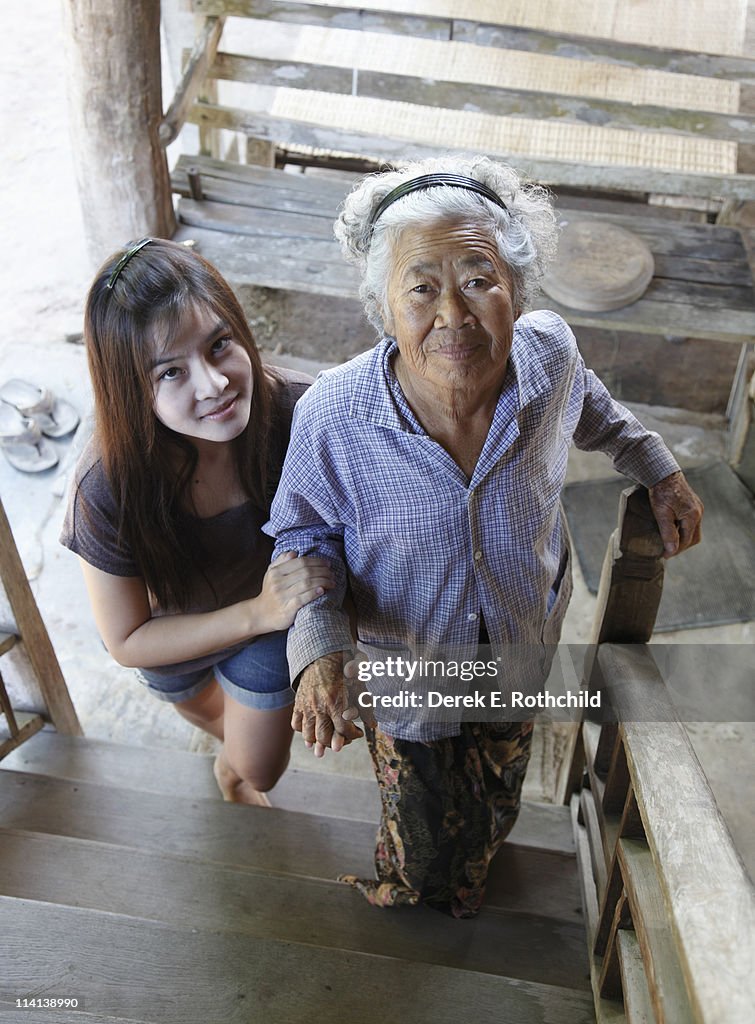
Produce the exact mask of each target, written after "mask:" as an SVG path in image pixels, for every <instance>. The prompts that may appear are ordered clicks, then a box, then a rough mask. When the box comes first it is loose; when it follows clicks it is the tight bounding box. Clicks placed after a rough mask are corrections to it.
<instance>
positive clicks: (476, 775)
mask: <svg viewBox="0 0 755 1024" xmlns="http://www.w3.org/2000/svg"><path fill="white" fill-rule="evenodd" d="M366 736H367V742H368V743H369V747H370V753H371V755H372V761H373V764H374V767H375V774H376V775H377V780H378V784H379V786H380V798H381V803H382V815H381V821H380V827H379V829H378V835H377V847H376V850H375V869H376V876H377V878H376V880H371V879H363V878H357V877H356V876H355V875H341V876H340V879H339V880H340V881H342V882H346V883H347V884H349V885H352V886H354V887H355V888H356V889H358V890H359V892H361V893H362V895H363V896H365V897H366V899H367V900H369V902H370V903H372V904H373V905H374V906H379V907H392V906H397V905H400V904H409V905H414V904H417V903H419V902H420V901H421V902H423V903H425V904H426V905H427V906H429V907H433V908H434V909H436V910H441V911H443V912H444V913H447V914H450V915H452V916H453V917H474V916H475V915H476V914H477V913H478V911H479V910H480V907H481V906H482V902H483V898H484V895H485V882H486V879H487V874H488V867H489V865H490V862H491V860H492V859H493V856H494V855H495V853H496V852H497V850H498V848H499V847H500V845H501V843H502V842H503V841H504V839H505V838H506V836H507V835H508V834H509V832H510V831H511V829H512V828H513V827H514V823H515V822H516V818H517V815H518V813H519V805H520V800H521V792H522V782H523V781H524V774H525V771H526V769H527V762H528V760H529V755H530V746H531V741H532V723H531V722H514V723H505V722H504V723H501V722H496V723H462V725H461V733H460V735H459V736H453V737H450V738H449V739H442V740H435V741H433V742H429V743H416V742H411V741H409V740H400V739H393V738H391V737H390V736H388V735H387V734H386V733H384V732H382V731H381V730H380V728H379V727H378V728H376V729H371V728H369V727H367V728H366Z"/></svg>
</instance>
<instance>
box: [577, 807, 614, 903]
mask: <svg viewBox="0 0 755 1024" xmlns="http://www.w3.org/2000/svg"><path fill="white" fill-rule="evenodd" d="M579 807H580V810H581V812H582V818H583V819H584V822H585V827H586V828H587V837H588V839H589V840H590V858H591V861H592V874H593V878H594V879H595V887H596V889H597V893H598V898H599V899H600V900H601V901H602V900H603V897H604V895H605V891H606V885H607V883H608V876H607V873H606V853H605V839H604V836H603V829H602V828H601V818H600V812H599V810H598V807H597V801H596V800H595V797H594V796H593V794H592V793H591V791H590V790H589V789H583V790H582V792H581V794H580V798H579Z"/></svg>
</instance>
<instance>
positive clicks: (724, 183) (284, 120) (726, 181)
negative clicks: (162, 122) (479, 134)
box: [189, 89, 755, 200]
mask: <svg viewBox="0 0 755 1024" xmlns="http://www.w3.org/2000/svg"><path fill="white" fill-rule="evenodd" d="M291 92H292V93H294V92H295V90H293V89H292V90H291ZM314 95H315V94H313V93H310V94H309V98H310V99H312V97H313V96H314ZM324 95H327V96H329V98H330V100H331V101H332V100H333V99H334V97H333V96H332V95H330V94H324ZM344 99H345V100H346V101H348V102H350V103H353V102H357V101H359V100H360V97H358V96H357V97H341V100H344ZM365 102H369V103H375V102H377V101H375V100H367V99H366V98H365ZM386 103H388V101H386ZM291 106H292V109H293V107H294V106H295V104H294V103H293V99H292V102H291ZM424 109H425V108H421V107H420V108H418V113H417V116H418V117H419V116H420V115H421V114H422V112H423V110H424ZM430 109H433V108H430ZM452 113H453V114H454V116H456V113H457V112H452ZM477 116H478V117H480V118H484V117H486V116H489V115H484V114H480V115H477ZM365 119H367V114H366V113H365ZM189 120H191V121H192V122H193V123H194V124H198V125H206V126H212V127H215V128H230V129H232V130H234V131H240V132H244V133H245V134H246V135H253V136H256V137H258V138H263V139H270V140H271V141H274V142H278V143H280V144H288V145H291V144H295V145H303V146H311V147H314V148H315V149H325V150H337V151H343V152H346V153H352V154H359V155H365V156H371V157H375V156H376V155H379V157H380V159H381V160H384V161H391V160H401V159H409V158H412V159H414V158H421V157H425V156H436V155H438V153H439V152H445V151H447V149H448V141H446V143H445V144H441V143H440V142H439V143H438V144H434V143H432V142H422V141H416V140H415V137H414V135H412V136H411V137H409V136H408V135H407V136H406V137H397V136H395V135H393V134H391V132H390V131H389V129H388V127H387V126H386V127H385V128H381V126H380V125H376V126H375V127H374V128H373V130H371V131H370V130H357V129H355V128H353V127H352V128H340V127H338V125H337V124H334V123H333V120H332V119H331V120H329V121H328V123H327V124H326V123H325V120H326V114H323V117H322V120H321V121H320V120H315V119H312V120H309V119H308V120H304V118H303V117H299V118H295V117H292V116H289V115H288V113H287V114H286V116H276V115H275V114H268V113H264V112H262V111H247V110H243V109H238V108H233V107H225V106H216V105H212V104H196V105H195V106H194V107H193V108H192V111H191V114H190V117H189ZM362 123H364V124H369V120H364V121H363V122H362ZM565 127H566V126H565ZM569 127H570V130H572V131H574V130H575V129H574V128H573V127H572V126H569ZM727 145H730V144H727ZM465 148H467V149H469V150H470V151H472V152H480V153H483V152H484V153H487V154H489V155H491V154H494V155H495V156H497V157H500V158H502V159H505V160H509V161H510V162H512V163H513V164H515V165H516V166H517V167H519V169H520V170H521V171H522V173H524V174H525V175H526V177H528V178H529V179H530V180H532V181H538V182H540V183H542V184H545V185H560V186H562V187H578V188H591V189H596V190H609V191H610V190H614V191H615V190H618V191H624V192H641V193H648V192H658V193H670V194H674V195H690V196H703V197H705V198H710V197H711V196H718V197H720V198H723V199H726V198H736V199H743V200H749V199H753V198H755V175H752V174H715V173H707V172H690V171H685V170H667V169H665V168H662V167H647V166H645V167H641V166H631V167H630V166H624V165H621V164H608V163H605V164H601V163H589V162H586V161H574V162H572V163H568V162H565V161H562V160H560V159H556V158H554V157H542V156H532V155H530V154H528V153H523V152H517V151H510V150H509V149H507V148H506V147H504V146H491V145H489V144H485V143H479V144H475V143H474V142H470V143H468V144H466V145H465Z"/></svg>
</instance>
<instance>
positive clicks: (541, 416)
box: [264, 311, 679, 741]
mask: <svg viewBox="0 0 755 1024" xmlns="http://www.w3.org/2000/svg"><path fill="white" fill-rule="evenodd" d="M395 352H396V344H395V341H393V340H392V339H389V338H386V339H383V340H382V341H381V342H379V343H378V344H377V345H376V346H375V348H373V349H371V350H370V351H369V352H365V353H363V354H362V355H360V356H357V357H356V358H355V359H352V360H351V361H350V362H348V363H345V364H344V365H343V366H339V367H336V368H335V369H333V370H328V371H326V372H325V373H323V374H321V375H320V376H319V377H318V379H317V381H316V382H315V384H314V385H313V386H312V387H311V388H310V389H309V391H307V392H306V394H305V395H304V396H303V397H302V398H301V399H300V401H299V403H298V404H297V407H296V411H295V414H294V425H293V430H292V434H291V444H290V447H289V450H288V455H287V457H286V461H285V464H284V467H283V474H282V477H281V482H280V487H279V489H278V493H277V495H276V497H275V500H274V502H273V506H272V510H271V514H270V522H269V523H268V524H267V525H266V526H265V527H264V529H265V531H266V532H268V533H270V534H271V535H272V536H274V537H275V538H276V541H277V544H276V555H277V554H279V553H280V552H282V551H292V550H295V551H297V552H298V553H299V554H314V553H317V554H318V555H321V556H323V557H325V558H327V559H329V560H330V562H331V563H332V565H333V567H334V569H335V571H336V576H337V579H338V586H337V587H336V589H335V590H333V591H330V592H329V593H328V594H326V595H325V596H323V597H322V598H320V599H318V600H317V601H314V602H312V603H311V604H309V605H307V606H306V607H304V608H302V609H301V610H300V611H299V613H298V615H297V617H296V622H295V623H294V626H293V627H292V629H291V631H290V633H289V642H288V658H289V664H290V667H291V676H292V679H296V678H297V677H298V676H299V675H300V673H301V672H302V671H303V670H304V669H305V668H306V666H307V665H309V664H310V663H311V662H313V661H314V660H316V659H317V658H318V657H320V656H322V655H324V654H328V653H331V652H333V651H340V650H347V649H349V650H350V649H352V647H353V640H352V635H351V630H350V628H349V621H348V617H347V615H346V613H345V612H344V611H343V610H342V607H341V605H342V602H343V596H344V592H345V585H346V578H347V575H348V580H349V586H350V588H351V592H352V596H353V599H354V604H355V606H356V613H357V623H358V638H359V648H360V649H361V650H364V651H366V653H367V654H368V656H369V657H371V658H385V657H386V656H387V655H388V654H393V653H406V654H407V655H408V656H411V652H415V654H416V652H420V653H421V656H422V657H424V658H432V657H433V656H434V654H435V653H436V652H441V651H442V652H443V653H445V654H446V655H447V653H448V651H449V650H453V651H454V652H456V654H457V655H458V657H459V658H474V657H475V654H476V651H477V646H478V642H479V638H480V626H481V623H482V622H483V621H484V624H485V626H486V628H487V632H488V635H489V637H490V642H491V644H492V645H493V647H494V648H502V647H504V646H505V645H517V646H519V645H524V646H525V647H527V648H530V649H541V650H542V648H543V647H544V645H551V644H555V643H557V642H558V637H559V635H560V631H561V624H562V621H563V617H564V614H565V611H566V606H567V604H568V600H569V596H570V593H571V571H570V568H569V566H568V564H567V562H568V545H567V542H566V537H565V531H564V527H563V520H562V511H561V506H560V500H559V498H560V494H561V488H562V486H563V483H564V476H565V473H566V462H567V456H568V452H569V446H570V444H571V443H572V442H574V443H575V444H576V445H577V447H578V448H582V449H585V450H590V451H593V450H600V451H604V452H607V453H608V454H609V455H611V456H612V458H613V461H614V465H615V466H616V468H617V469H618V470H619V471H620V472H622V473H624V474H626V475H627V476H629V477H631V478H632V479H634V480H636V481H638V482H639V483H642V484H644V485H645V486H647V487H649V486H651V485H652V484H655V483H657V482H658V481H659V480H661V479H663V478H664V477H665V476H668V475H669V474H670V473H673V472H675V471H676V470H677V469H678V468H679V467H678V465H677V463H676V461H675V460H674V458H673V456H672V455H671V453H670V452H669V450H668V449H667V448H666V446H665V444H664V443H663V441H662V440H661V439H660V437H659V436H658V435H657V434H655V433H652V432H650V431H647V430H645V429H644V427H642V425H641V424H640V423H639V422H638V420H637V419H636V418H635V417H634V416H633V415H632V414H631V413H630V412H629V411H628V410H627V409H625V408H624V407H623V406H622V405H620V404H619V403H618V402H615V401H614V400H613V399H612V398H611V396H610V395H609V393H608V391H607V390H606V389H605V387H604V386H603V384H602V383H601V382H600V380H599V379H598V378H597V377H596V376H595V374H594V373H593V372H592V371H591V370H588V369H587V368H586V367H585V365H584V362H583V360H582V357H581V356H580V354H579V352H578V350H577V345H576V341H575V339H574V335H573V334H572V332H571V330H570V328H569V327H568V326H567V324H566V323H565V322H564V321H563V320H562V319H561V317H559V316H557V315H556V314H555V313H551V312H548V311H538V312H535V313H530V314H529V315H527V316H524V317H521V318H520V319H519V320H518V321H517V322H516V324H515V327H514V341H513V346H512V350H511V355H510V358H509V364H508V370H507V374H506V378H505V381H504V384H503V388H502V390H501V394H500V397H499V399H498V404H497V407H496V410H495V413H494V416H493V422H492V424H491V427H490V432H489V434H488V437H487V439H486V441H485V444H484V446H483V448H482V451H481V453H480V457H479V460H478V463H477V466H476V468H475V470H474V473H473V474H472V477H471V479H467V477H466V475H465V474H464V473H463V472H462V470H461V469H460V468H459V466H458V465H457V464H456V463H455V462H454V460H453V459H452V458H451V456H450V455H449V454H448V452H446V450H445V449H444V448H443V447H442V446H441V445H440V444H438V443H437V442H436V441H434V440H433V439H432V438H431V437H429V436H428V434H427V433H426V432H425V431H424V430H423V428H422V427H421V425H420V424H419V422H418V420H417V418H416V416H415V415H414V413H413V412H412V410H411V409H410V407H409V405H408V403H407V401H406V399H405V397H404V395H403V392H402V391H401V388H400V386H399V383H398V381H397V379H396V376H395V374H394V372H393V368H392V357H393V356H394V354H395ZM559 577H561V578H560V579H559ZM438 656H440V654H438ZM378 717H379V719H380V724H381V728H383V729H384V730H385V731H387V732H388V733H390V734H391V735H393V736H397V737H399V738H403V739H409V740H420V741H426V740H431V739H439V738H441V737H442V736H448V735H454V734H455V733H458V722H456V723H454V722H448V721H446V722H438V721H436V720H433V719H431V718H429V717H425V716H424V715H423V714H422V712H417V713H413V714H412V715H411V716H407V715H406V713H405V712H393V711H391V710H386V709H381V712H380V714H379V716H378Z"/></svg>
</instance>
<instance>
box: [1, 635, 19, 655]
mask: <svg viewBox="0 0 755 1024" xmlns="http://www.w3.org/2000/svg"><path fill="white" fill-rule="evenodd" d="M17 640H18V637H17V636H16V634H15V633H2V632H0V654H7V653H8V651H10V650H12V649H13V647H14V646H15V644H16V641H17Z"/></svg>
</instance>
